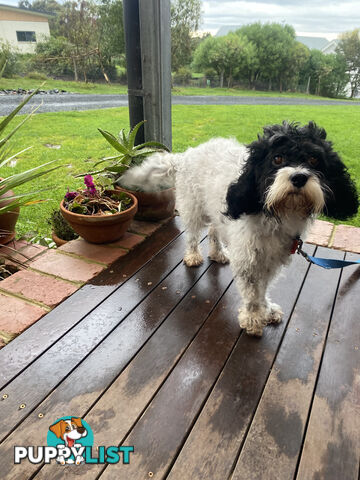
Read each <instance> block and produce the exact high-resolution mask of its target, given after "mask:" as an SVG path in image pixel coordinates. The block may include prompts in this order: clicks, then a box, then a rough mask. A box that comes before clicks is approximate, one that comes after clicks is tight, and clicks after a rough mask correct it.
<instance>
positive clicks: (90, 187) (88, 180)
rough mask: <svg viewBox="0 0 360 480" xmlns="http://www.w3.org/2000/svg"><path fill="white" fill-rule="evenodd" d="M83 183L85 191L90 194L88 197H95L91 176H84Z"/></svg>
mask: <svg viewBox="0 0 360 480" xmlns="http://www.w3.org/2000/svg"><path fill="white" fill-rule="evenodd" d="M84 183H85V185H86V186H87V191H88V192H89V193H90V195H95V194H96V187H95V185H94V180H93V177H92V176H91V175H85V177H84Z"/></svg>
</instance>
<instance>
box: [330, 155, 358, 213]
mask: <svg viewBox="0 0 360 480" xmlns="http://www.w3.org/2000/svg"><path fill="white" fill-rule="evenodd" d="M327 161H328V169H327V172H326V183H327V186H328V187H329V189H330V192H326V201H325V208H324V213H325V215H328V216H329V217H332V218H335V219H337V220H346V219H347V218H349V217H352V216H353V215H355V214H356V213H357V211H358V208H359V197H358V193H357V190H356V186H355V183H354V182H353V180H352V179H351V177H350V175H349V172H348V170H347V168H346V166H345V165H344V164H343V162H342V161H341V160H340V158H339V156H338V155H337V154H336V153H335V152H331V153H329V154H328V157H327Z"/></svg>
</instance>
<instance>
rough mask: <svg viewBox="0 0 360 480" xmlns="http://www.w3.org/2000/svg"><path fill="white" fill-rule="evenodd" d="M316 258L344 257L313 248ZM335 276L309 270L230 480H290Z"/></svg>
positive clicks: (325, 331)
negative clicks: (315, 250) (276, 479)
mask: <svg viewBox="0 0 360 480" xmlns="http://www.w3.org/2000/svg"><path fill="white" fill-rule="evenodd" d="M317 256H319V257H323V256H326V257H327V258H337V259H341V258H343V256H344V255H343V252H338V251H335V250H327V249H323V248H318V250H317ZM340 273H341V271H340V270H325V269H322V268H320V267H314V266H312V267H311V269H310V272H309V275H308V278H307V281H306V282H305V285H304V288H303V290H302V292H301V295H300V298H299V300H298V301H297V304H296V307H295V310H294V313H293V315H292V317H291V320H290V323H289V326H288V328H287V330H286V334H285V337H284V340H283V342H282V345H281V349H280V351H279V353H278V355H277V357H276V361H275V363H274V366H273V369H272V371H271V373H270V376H269V379H268V381H267V383H266V386H265V390H264V392H263V395H262V397H261V400H260V403H259V405H258V408H257V410H256V414H255V417H254V419H253V421H252V423H251V426H250V430H249V432H248V434H247V436H246V439H245V443H244V446H243V448H242V450H241V453H240V457H239V459H238V462H237V464H236V467H235V470H234V473H233V476H232V480H240V479H241V480H248V479H249V480H257V479H258V480H273V479H274V478H280V479H291V478H293V476H294V473H295V470H296V466H297V459H298V455H299V453H300V450H301V445H302V439H303V434H304V430H305V425H306V420H307V416H308V413H309V408H310V406H311V400H312V395H313V390H314V386H315V382H316V378H317V373H318V368H319V363H320V359H321V355H322V351H323V347H324V342H325V341H326V335H327V329H328V324H329V321H330V318H331V313H332V307H333V303H334V300H335V295H336V289H337V286H338V281H339V276H340ZM314 293H315V298H314Z"/></svg>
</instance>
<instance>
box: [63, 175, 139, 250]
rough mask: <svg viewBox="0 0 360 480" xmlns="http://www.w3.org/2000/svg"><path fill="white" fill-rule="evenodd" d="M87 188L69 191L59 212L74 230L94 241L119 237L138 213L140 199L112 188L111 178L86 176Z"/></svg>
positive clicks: (112, 239)
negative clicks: (95, 178) (95, 180)
mask: <svg viewBox="0 0 360 480" xmlns="http://www.w3.org/2000/svg"><path fill="white" fill-rule="evenodd" d="M84 183H85V187H86V188H80V189H78V190H77V191H74V192H69V191H68V192H67V193H66V194H65V197H64V199H63V200H62V201H61V203H60V211H61V214H62V215H63V217H64V218H65V220H66V221H67V222H68V223H69V224H70V225H71V227H72V229H73V230H74V231H75V232H76V233H78V234H79V235H80V236H81V237H83V238H84V239H85V240H87V241H88V242H91V243H108V242H114V241H116V240H119V238H121V237H122V236H123V235H124V233H125V232H126V230H127V229H128V227H129V225H130V223H131V221H132V219H133V218H134V216H135V213H136V212H137V199H136V197H134V195H132V194H131V193H126V192H122V191H118V190H115V189H111V180H110V179H108V178H106V177H98V178H97V182H96V183H94V179H93V177H92V176H91V175H85V177H84Z"/></svg>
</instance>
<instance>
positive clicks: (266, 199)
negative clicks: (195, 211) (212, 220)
mask: <svg viewBox="0 0 360 480" xmlns="http://www.w3.org/2000/svg"><path fill="white" fill-rule="evenodd" d="M248 149H249V157H248V160H247V162H246V164H245V166H244V168H243V171H242V173H241V175H240V177H239V179H238V180H237V181H236V182H235V183H233V184H232V185H230V187H229V189H228V192H227V197H226V201H227V212H226V214H227V215H228V216H229V217H231V218H234V219H237V218H239V217H240V216H241V215H243V214H248V215H249V214H255V213H260V212H261V211H264V212H265V213H266V214H268V215H272V216H275V217H276V218H278V219H281V218H283V217H286V216H289V215H294V214H297V215H299V216H301V217H304V218H305V217H308V216H309V215H311V214H316V213H320V212H322V211H323V212H324V213H325V214H326V215H328V216H330V217H333V218H336V219H340V220H344V219H346V218H349V217H351V216H353V215H355V213H356V212H357V210H358V206H359V201H358V195H357V192H356V187H355V184H354V182H353V181H352V180H351V178H350V175H349V173H348V171H347V168H346V166H345V165H344V164H343V162H342V161H341V160H340V157H339V156H338V154H337V153H336V152H334V151H333V149H332V144H331V142H329V141H327V140H326V132H325V130H324V129H323V128H319V127H317V126H316V124H315V123H314V122H309V124H308V125H305V126H300V125H299V124H298V123H287V122H283V123H282V125H273V126H269V127H265V128H264V135H263V136H258V140H256V141H254V142H252V143H251V144H250V145H248Z"/></svg>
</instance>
